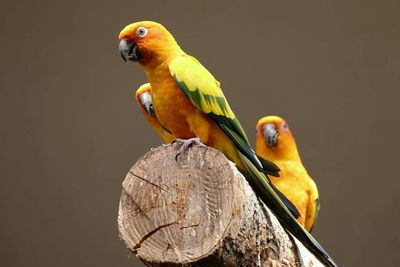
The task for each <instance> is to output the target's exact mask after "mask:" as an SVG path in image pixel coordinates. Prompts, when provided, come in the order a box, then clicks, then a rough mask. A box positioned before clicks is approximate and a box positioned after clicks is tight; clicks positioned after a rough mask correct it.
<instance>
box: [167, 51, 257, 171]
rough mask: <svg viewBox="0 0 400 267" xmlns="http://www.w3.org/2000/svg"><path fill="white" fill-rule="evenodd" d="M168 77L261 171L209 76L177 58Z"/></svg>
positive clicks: (191, 61)
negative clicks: (173, 80) (172, 79)
mask: <svg viewBox="0 0 400 267" xmlns="http://www.w3.org/2000/svg"><path fill="white" fill-rule="evenodd" d="M169 70H170V72H171V75H172V76H173V77H174V79H175V80H176V82H177V84H178V87H179V88H180V89H181V90H182V92H183V93H184V94H185V95H186V96H187V97H188V98H189V99H190V100H191V101H192V103H193V104H194V105H195V106H196V107H197V108H198V109H199V110H201V111H202V112H204V113H205V114H207V115H208V116H209V117H210V118H211V119H212V120H213V121H215V122H216V123H217V124H218V126H219V127H220V128H221V129H222V130H223V131H224V132H225V133H226V134H227V135H228V136H229V137H230V138H231V139H232V141H233V142H234V143H235V145H236V147H237V149H238V150H239V151H240V152H241V153H242V154H243V155H245V156H246V157H247V158H248V159H249V160H250V161H251V162H252V163H253V164H254V165H255V166H256V167H257V169H258V170H259V171H262V172H264V169H263V167H262V165H261V163H260V161H259V160H258V158H257V156H256V155H255V153H254V151H253V149H252V148H251V147H250V145H249V140H248V139H247V136H246V134H245V132H244V130H243V127H242V125H240V122H239V121H238V119H237V118H236V116H235V114H234V113H233V111H232V109H231V108H230V106H229V104H228V102H227V101H226V99H225V96H224V94H223V92H222V90H221V88H220V83H219V82H218V81H217V80H216V79H215V78H214V76H212V74H211V73H210V72H209V71H208V70H207V69H206V68H205V67H203V65H201V64H200V63H199V62H198V61H197V59H195V58H194V57H191V56H180V57H177V58H176V59H174V60H173V61H172V62H171V63H170V64H169Z"/></svg>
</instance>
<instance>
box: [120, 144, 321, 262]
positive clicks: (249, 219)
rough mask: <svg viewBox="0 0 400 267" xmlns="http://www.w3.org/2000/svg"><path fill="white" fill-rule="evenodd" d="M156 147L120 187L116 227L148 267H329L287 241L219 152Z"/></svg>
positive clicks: (174, 146)
mask: <svg viewBox="0 0 400 267" xmlns="http://www.w3.org/2000/svg"><path fill="white" fill-rule="evenodd" d="M179 148H180V145H179V144H174V145H163V146H160V147H158V148H156V149H152V150H151V151H150V152H148V153H147V154H146V155H144V156H143V157H141V158H140V159H139V160H138V161H137V162H136V163H135V165H134V166H133V167H132V168H131V170H130V171H129V173H128V175H127V176H126V178H125V180H124V182H123V184H122V187H123V190H122V195H121V199H120V206H119V213H118V227H119V233H120V237H121V239H122V240H124V241H125V244H126V245H127V247H128V249H129V250H130V251H131V252H133V253H134V254H135V255H136V256H137V257H138V258H139V259H140V260H142V261H143V262H144V263H145V264H146V265H148V266H301V265H302V266H323V265H322V264H321V263H320V262H319V261H318V260H317V259H316V258H315V257H314V256H313V255H312V254H311V253H310V252H309V251H308V250H307V249H306V248H304V247H303V245H302V244H301V243H300V242H298V241H296V240H295V239H294V238H293V237H291V236H288V234H287V233H286V232H285V230H284V229H283V228H282V226H281V225H280V223H279V222H278V220H277V219H276V217H275V216H274V215H273V214H272V213H271V212H270V210H269V209H268V208H267V207H266V206H265V205H264V204H263V203H262V202H261V201H259V200H258V198H257V197H256V195H255V194H254V192H253V190H252V189H251V187H250V185H249V184H248V183H247V181H246V179H245V178H244V177H243V175H242V174H241V173H240V172H239V171H238V170H237V169H236V167H235V165H234V164H233V163H232V162H230V161H229V160H228V159H227V158H226V157H225V156H224V155H223V154H222V153H221V152H219V151H218V150H215V149H213V148H211V147H207V146H198V145H193V146H192V147H190V148H189V149H188V150H187V151H186V152H185V153H183V154H181V155H179V156H178V157H177V160H176V159H175V156H176V154H177V152H178V149H179Z"/></svg>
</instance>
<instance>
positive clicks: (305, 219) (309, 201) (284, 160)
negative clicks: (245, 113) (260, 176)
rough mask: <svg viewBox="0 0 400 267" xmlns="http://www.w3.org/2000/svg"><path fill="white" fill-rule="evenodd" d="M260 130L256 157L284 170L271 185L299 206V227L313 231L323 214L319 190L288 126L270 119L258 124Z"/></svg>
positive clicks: (272, 179)
mask: <svg viewBox="0 0 400 267" xmlns="http://www.w3.org/2000/svg"><path fill="white" fill-rule="evenodd" d="M256 129H257V137H256V154H257V155H258V156H259V157H262V158H264V159H266V160H271V161H273V162H274V163H275V164H277V165H278V166H279V168H280V169H281V171H280V178H275V177H271V178H270V179H271V182H272V183H273V184H274V185H275V186H276V187H277V188H278V189H279V191H281V192H282V193H283V194H284V195H285V196H286V197H287V198H288V199H289V200H290V201H291V202H292V203H293V204H294V205H295V206H296V208H297V210H298V211H299V212H300V217H299V218H298V219H297V220H298V221H299V223H300V224H301V225H303V226H304V227H305V228H306V229H307V230H308V231H311V229H312V228H313V226H314V224H315V221H316V219H317V216H318V211H319V199H318V190H317V186H316V185H315V183H314V181H313V180H312V179H311V177H310V176H309V175H308V173H307V171H306V169H305V168H304V166H303V164H302V162H301V159H300V155H299V152H298V151H297V146H296V141H295V139H294V137H293V135H292V133H291V131H290V129H289V126H288V124H287V122H286V121H285V120H284V119H282V118H280V117H278V116H267V117H264V118H262V119H260V120H259V121H258V123H257V128H256Z"/></svg>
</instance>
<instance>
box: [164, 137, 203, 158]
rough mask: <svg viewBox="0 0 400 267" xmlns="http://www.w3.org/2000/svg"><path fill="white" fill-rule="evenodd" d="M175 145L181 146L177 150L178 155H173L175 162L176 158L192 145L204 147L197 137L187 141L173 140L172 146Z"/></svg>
mask: <svg viewBox="0 0 400 267" xmlns="http://www.w3.org/2000/svg"><path fill="white" fill-rule="evenodd" d="M176 143H178V144H181V147H180V148H179V150H178V153H176V155H175V161H177V160H178V157H179V156H180V155H181V154H183V152H185V150H187V149H188V148H189V147H191V146H192V145H194V144H196V145H198V146H204V144H203V143H202V142H201V141H200V138H198V137H195V138H189V139H175V140H174V141H172V144H176Z"/></svg>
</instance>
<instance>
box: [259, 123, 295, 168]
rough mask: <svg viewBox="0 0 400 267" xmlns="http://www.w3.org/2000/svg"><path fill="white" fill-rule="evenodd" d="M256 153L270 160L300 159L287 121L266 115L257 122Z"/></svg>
mask: <svg viewBox="0 0 400 267" xmlns="http://www.w3.org/2000/svg"><path fill="white" fill-rule="evenodd" d="M256 129H257V138H256V152H257V155H259V156H261V157H263V158H265V159H267V160H271V161H277V160H300V157H299V153H298V151H297V146H296V141H295V140H294V137H293V135H292V132H291V131H290V129H289V126H288V124H287V122H286V121H285V120H284V119H282V118H281V117H278V116H267V117H264V118H262V119H260V120H259V121H258V123H257V128H256Z"/></svg>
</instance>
